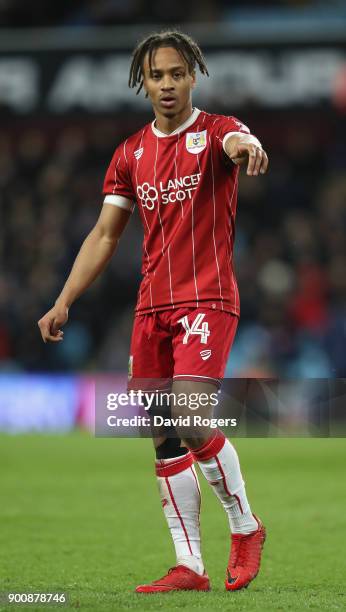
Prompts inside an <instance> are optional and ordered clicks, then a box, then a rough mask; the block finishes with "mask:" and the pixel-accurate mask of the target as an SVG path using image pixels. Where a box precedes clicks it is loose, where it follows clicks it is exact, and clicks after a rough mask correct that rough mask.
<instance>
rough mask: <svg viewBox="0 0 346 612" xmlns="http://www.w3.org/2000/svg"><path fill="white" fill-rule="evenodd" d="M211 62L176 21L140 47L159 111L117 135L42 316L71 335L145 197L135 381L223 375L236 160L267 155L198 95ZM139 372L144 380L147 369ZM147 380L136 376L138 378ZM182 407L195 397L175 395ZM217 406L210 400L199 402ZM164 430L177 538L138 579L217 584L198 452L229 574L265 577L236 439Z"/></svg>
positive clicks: (232, 299) (212, 385) (164, 492)
mask: <svg viewBox="0 0 346 612" xmlns="http://www.w3.org/2000/svg"><path fill="white" fill-rule="evenodd" d="M197 67H198V69H199V70H200V72H201V73H202V74H204V75H208V71H207V66H206V63H205V60H204V57H203V55H202V52H201V50H200V48H199V47H198V45H197V44H196V42H195V41H194V40H192V39H191V38H190V37H189V36H187V35H185V34H183V33H181V32H178V31H166V32H161V33H156V34H152V35H150V36H149V37H147V38H146V39H145V40H143V41H142V42H141V43H140V44H139V45H138V46H137V47H136V48H135V50H134V52H133V57H132V64H131V68H130V78H129V85H130V86H131V87H137V93H138V92H139V91H140V90H141V89H142V88H143V89H144V91H145V94H146V96H147V97H149V99H150V101H151V104H152V107H153V111H154V115H155V119H154V121H153V122H152V123H149V124H148V125H145V126H144V127H143V129H141V130H139V131H138V132H137V133H136V134H134V135H133V136H130V137H129V138H128V139H127V140H126V141H125V142H123V143H122V144H120V145H119V146H118V147H117V149H116V151H115V153H114V156H113V159H112V160H111V163H110V166H109V168H108V170H107V173H106V177H105V181H104V189H103V193H104V201H103V207H102V210H101V213H100V216H99V218H98V221H97V223H96V225H95V227H94V228H93V229H92V231H91V232H90V234H89V235H88V236H87V237H86V239H85V241H84V243H83V245H82V247H81V249H80V252H79V254H78V256H77V258H76V260H75V262H74V265H73V268H72V271H71V273H70V275H69V277H68V279H67V281H66V284H65V286H64V288H63V290H62V292H61V294H60V296H59V297H58V299H57V300H56V302H55V305H54V307H53V308H52V309H51V310H50V311H49V312H47V314H45V315H44V317H42V319H41V320H40V321H39V322H38V325H39V327H40V331H41V334H42V338H43V340H44V341H45V342H47V341H52V342H59V341H61V340H62V339H63V332H62V331H61V327H62V326H63V325H64V324H65V323H66V322H67V319H68V311H69V308H70V306H71V304H72V303H73V302H74V301H75V300H76V299H77V298H78V297H79V296H80V295H81V294H82V293H83V291H85V289H87V287H89V285H90V284H91V283H92V282H93V281H94V280H95V278H96V277H97V276H98V275H99V274H100V273H101V272H102V271H103V269H104V268H105V266H106V264H107V262H108V261H109V260H110V258H111V257H112V255H113V253H114V251H115V249H116V246H117V243H118V240H119V238H120V236H121V234H122V232H123V230H124V228H125V226H126V224H127V222H128V220H129V218H130V217H131V214H132V212H133V210H134V208H135V207H137V209H138V212H139V214H140V217H141V220H142V223H143V229H144V240H143V265H142V274H143V280H142V282H141V285H140V287H139V292H138V300H137V305H136V309H135V317H134V326H133V333H132V340H131V348H130V362H129V370H130V380H129V388H136V381H138V380H141V382H142V383H143V381H144V384H145V386H146V390H150V386H151V384H152V385H153V387H152V388H151V390H156V389H157V388H160V389H161V391H162V392H163V391H167V390H170V391H171V392H172V396H178V395H179V394H181V393H185V394H186V395H189V394H194V397H197V396H196V395H195V394H202V393H203V394H204V396H205V395H207V397H210V396H211V394H212V393H213V392H215V390H216V389H217V388H218V386H219V384H220V380H221V379H222V378H223V375H224V371H225V366H226V362H227V358H228V355H229V352H230V349H231V347H232V343H233V340H234V336H235V333H236V329H237V323H238V318H239V295H238V289H237V283H236V279H235V275H234V271H233V247H234V230H235V215H236V206H237V188H238V175H239V167H240V166H241V165H245V167H246V169H247V174H248V175H249V176H258V175H259V174H264V173H265V172H266V170H267V166H268V158H267V155H266V153H265V151H264V150H263V149H262V146H261V144H260V142H259V141H258V140H257V138H256V137H255V136H253V135H251V134H250V131H249V129H248V128H247V127H246V126H245V125H244V124H243V123H242V122H241V121H239V120H238V119H236V118H234V117H225V116H223V115H213V114H209V113H207V112H205V111H202V110H199V109H198V108H194V107H193V106H192V91H193V89H194V87H195V85H196V69H197ZM137 385H138V382H137ZM137 389H138V386H137ZM169 410H170V414H171V416H172V417H178V416H183V417H185V416H186V415H187V414H188V413H189V412H190V408H189V406H188V405H186V406H181V405H177V403H176V402H174V401H172V403H171V405H170V408H169ZM201 412H202V414H204V415H207V416H208V415H209V416H211V415H212V406H211V404H210V405H207V406H205V405H204V407H203V409H201ZM173 430H174V431H173V433H172V428H171V429H166V430H165V429H161V430H160V431H156V432H155V435H154V438H153V439H154V445H155V451H156V462H155V469H156V476H157V480H158V485H159V491H160V496H161V503H162V507H163V512H164V513H165V516H166V519H167V523H168V527H169V529H170V532H171V535H172V539H173V543H174V546H175V552H176V558H177V561H176V566H175V567H173V568H171V569H170V570H169V571H168V573H167V574H166V575H164V576H163V577H162V578H160V579H158V580H154V581H153V582H150V583H148V584H142V585H140V586H138V587H137V588H136V591H137V592H138V593H163V592H169V591H180V590H191V591H193V590H195V591H208V590H209V589H210V581H209V577H208V575H207V572H206V570H205V567H204V563H203V559H202V555H201V538H200V526H199V513H200V488H199V483H198V476H197V473H196V471H195V468H194V463H195V462H196V463H198V465H199V467H200V470H201V472H202V474H203V476H204V477H205V478H206V479H207V481H208V482H209V484H210V486H211V487H212V489H213V491H214V492H215V494H216V496H217V498H218V499H219V500H220V503H221V504H222V506H223V507H224V509H225V511H226V513H227V516H228V519H229V526H230V532H231V551H230V556H229V560H228V564H227V568H226V580H225V587H226V589H227V590H228V591H235V590H238V589H242V588H244V587H247V586H248V584H249V583H250V582H251V581H252V580H253V579H254V578H255V577H256V575H257V573H258V571H259V567H260V562H261V552H262V547H263V543H264V540H265V528H264V526H263V524H262V522H261V520H260V519H259V518H258V517H257V516H255V515H254V514H253V513H252V510H251V508H250V504H249V502H248V499H247V496H246V491H245V485H244V481H243V478H242V474H241V471H240V466H239V460H238V456H237V453H236V451H235V449H234V447H233V446H232V444H231V443H230V442H229V440H228V439H226V437H225V436H224V434H223V433H222V432H221V431H219V430H215V429H210V428H209V427H201V428H198V427H195V428H193V429H191V428H190V429H188V430H186V429H184V428H183V427H182V426H179V425H176V426H175V428H173Z"/></svg>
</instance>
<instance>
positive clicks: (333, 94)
mask: <svg viewBox="0 0 346 612" xmlns="http://www.w3.org/2000/svg"><path fill="white" fill-rule="evenodd" d="M206 58H207V62H208V67H209V72H210V75H211V77H210V78H209V79H208V78H200V82H199V87H198V89H197V90H196V95H195V101H196V104H197V105H202V106H203V105H204V104H208V103H210V102H213V103H216V104H217V105H218V106H221V107H223V105H225V106H227V104H229V99H230V96H231V98H232V106H233V107H238V106H241V105H244V104H251V105H254V106H258V107H263V108H274V109H275V108H285V107H292V106H303V107H304V106H305V107H313V106H319V105H325V104H330V103H332V104H333V102H334V101H335V99H336V98H337V96H338V91H339V87H340V81H342V80H343V78H344V74H345V65H346V52H345V49H343V48H342V47H341V46H340V47H338V46H328V47H322V46H321V47H301V48H298V47H294V48H292V47H287V48H281V49H279V50H278V49H276V48H258V49H250V50H244V49H222V50H215V49H213V50H209V51H208V49H206ZM129 62H130V56H129V52H128V50H126V52H125V50H122V51H119V52H118V51H116V52H115V51H114V50H111V49H110V50H102V52H100V51H82V50H81V51H76V50H73V51H71V52H69V51H67V50H64V51H58V50H54V51H47V52H45V53H43V52H29V53H27V52H18V53H13V52H9V53H7V52H5V51H2V52H1V53H0V106H1V107H2V108H3V109H5V110H8V111H10V112H11V113H15V114H19V115H22V116H25V115H28V114H32V113H38V112H39V113H44V114H61V113H66V112H73V111H82V112H85V113H108V112H109V113H111V112H114V111H115V110H121V109H123V108H125V107H126V108H128V107H129V105H130V106H131V107H132V108H134V109H138V110H141V109H145V108H146V106H147V103H146V101H145V98H144V96H142V95H140V96H137V97H136V96H135V95H134V92H133V91H132V90H130V89H129V88H128V85H127V81H128V71H129Z"/></svg>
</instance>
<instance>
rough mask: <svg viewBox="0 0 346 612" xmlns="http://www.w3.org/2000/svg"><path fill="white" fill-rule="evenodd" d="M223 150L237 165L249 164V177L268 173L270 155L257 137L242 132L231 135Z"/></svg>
mask: <svg viewBox="0 0 346 612" xmlns="http://www.w3.org/2000/svg"><path fill="white" fill-rule="evenodd" d="M223 149H224V151H225V153H226V155H228V157H229V158H230V159H231V160H232V161H233V162H234V163H235V164H237V165H239V166H242V165H244V164H247V170H246V173H247V174H248V176H257V175H258V174H265V172H266V171H267V168H268V155H267V154H266V152H265V150H264V149H263V148H262V145H261V143H260V141H259V140H258V139H257V138H256V136H253V135H252V134H243V133H242V132H238V133H234V134H231V135H230V136H229V137H228V138H227V139H226V141H225V142H224V143H223Z"/></svg>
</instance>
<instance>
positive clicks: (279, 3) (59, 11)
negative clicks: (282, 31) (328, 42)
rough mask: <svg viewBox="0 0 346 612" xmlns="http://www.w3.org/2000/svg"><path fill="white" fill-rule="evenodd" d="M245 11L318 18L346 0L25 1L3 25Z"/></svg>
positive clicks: (1, 14) (230, 15)
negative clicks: (303, 15) (317, 14)
mask: <svg viewBox="0 0 346 612" xmlns="http://www.w3.org/2000/svg"><path fill="white" fill-rule="evenodd" d="M244 9H249V10H250V13H252V14H253V13H254V11H260V12H261V13H263V12H266V13H268V12H270V13H271V14H273V12H274V13H275V11H282V10H285V9H288V10H291V11H292V10H295V11H298V12H300V13H301V14H305V15H307V16H309V14H310V16H311V15H314V12H315V11H316V10H318V11H322V12H328V11H329V12H330V11H333V10H337V11H341V10H344V11H346V8H345V3H344V0H329V1H328V3H327V5H326V3H325V2H322V0H266V1H264V0H242V2H231V0H189V2H184V1H183V0H175V2H171V1H170V0H149V1H148V0H127V1H126V2H123V1H122V0H77V1H75V2H69V1H68V0H61V1H60V2H57V3H47V2H45V0H27V1H26V2H25V3H23V2H22V1H21V0H2V1H1V3H0V25H6V26H16V27H30V26H53V25H54V26H56V25H65V26H80V25H87V26H95V25H119V24H122V25H127V24H129V25H132V24H133V23H134V22H135V23H137V24H141V23H161V24H169V25H171V24H172V22H174V23H177V22H178V23H184V22H202V23H205V22H209V23H213V22H217V21H220V20H224V19H237V18H238V17H240V18H241V17H242V12H243V11H244ZM311 11H312V13H311ZM279 15H280V13H279ZM281 15H282V13H281ZM250 16H251V14H250ZM256 16H257V17H258V15H256Z"/></svg>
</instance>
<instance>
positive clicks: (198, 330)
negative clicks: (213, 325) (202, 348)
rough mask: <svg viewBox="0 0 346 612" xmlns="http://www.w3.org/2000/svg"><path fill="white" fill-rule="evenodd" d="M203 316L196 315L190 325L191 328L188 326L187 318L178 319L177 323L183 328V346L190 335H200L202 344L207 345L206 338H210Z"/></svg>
mask: <svg viewBox="0 0 346 612" xmlns="http://www.w3.org/2000/svg"><path fill="white" fill-rule="evenodd" d="M204 317H205V314H203V313H200V314H198V315H197V317H196V318H195V320H194V321H192V323H191V327H190V325H189V321H188V318H187V316H185V317H183V318H182V319H179V321H178V323H181V324H182V326H183V328H184V329H185V332H186V333H185V336H184V338H183V344H187V341H188V339H189V336H190V335H192V334H193V335H200V336H201V342H202V344H207V342H208V336H210V331H209V327H208V323H207V321H204V322H203V323H202V321H203V319H204Z"/></svg>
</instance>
